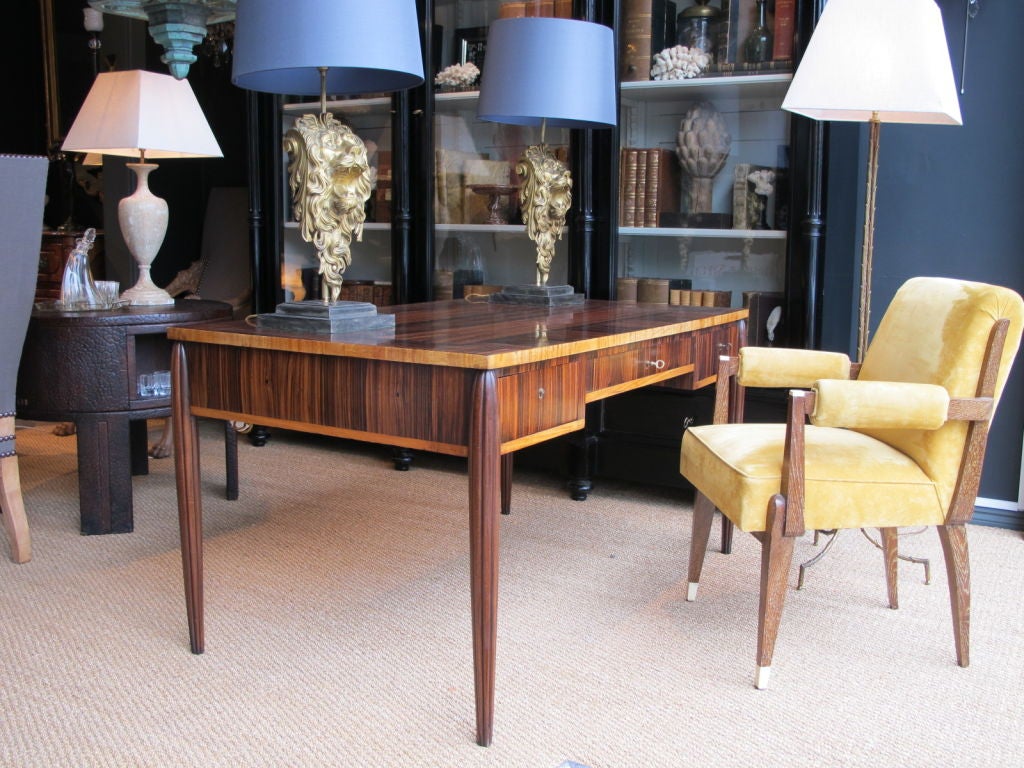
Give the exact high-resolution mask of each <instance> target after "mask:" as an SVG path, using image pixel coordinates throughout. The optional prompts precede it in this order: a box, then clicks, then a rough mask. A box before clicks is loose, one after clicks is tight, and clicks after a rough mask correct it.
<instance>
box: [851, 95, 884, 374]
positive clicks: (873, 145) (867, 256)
mask: <svg viewBox="0 0 1024 768" xmlns="http://www.w3.org/2000/svg"><path fill="white" fill-rule="evenodd" d="M868 126H869V128H870V132H869V136H868V174H867V179H866V181H865V194H864V244H863V249H862V251H861V257H860V317H859V325H858V328H857V360H858V362H863V361H864V352H865V351H866V350H867V348H868V327H869V324H870V321H871V260H872V258H873V256H874V252H875V193H876V191H877V188H878V136H879V133H880V129H881V127H882V124H881V122H880V121H879V120H878V113H877V112H876V113H875V114H874V115H872V117H871V120H870V121H869V122H868Z"/></svg>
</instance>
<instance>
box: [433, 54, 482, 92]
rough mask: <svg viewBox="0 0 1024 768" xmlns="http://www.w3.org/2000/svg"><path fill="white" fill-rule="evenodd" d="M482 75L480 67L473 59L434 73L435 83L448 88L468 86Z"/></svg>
mask: <svg viewBox="0 0 1024 768" xmlns="http://www.w3.org/2000/svg"><path fill="white" fill-rule="evenodd" d="M478 77H480V69H479V68H478V67H477V65H476V64H474V63H473V62H472V61H467V62H466V63H465V64H452V65H451V66H448V67H445V68H444V69H442V70H441V71H440V72H438V73H437V74H436V75H434V85H440V86H442V87H447V88H453V89H458V88H468V87H469V86H471V85H472V84H473V83H475V82H476V79H477V78H478Z"/></svg>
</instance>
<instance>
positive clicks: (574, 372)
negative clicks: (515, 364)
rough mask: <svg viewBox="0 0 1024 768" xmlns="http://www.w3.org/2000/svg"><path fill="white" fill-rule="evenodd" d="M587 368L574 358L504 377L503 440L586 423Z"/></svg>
mask: <svg viewBox="0 0 1024 768" xmlns="http://www.w3.org/2000/svg"><path fill="white" fill-rule="evenodd" d="M583 370H584V367H583V363H582V362H580V361H579V360H574V361H572V362H569V363H566V364H564V365H553V366H545V367H542V368H534V369H531V370H527V371H523V372H521V373H516V374H513V375H511V376H502V377H500V378H499V379H498V382H497V385H498V403H499V408H500V412H499V418H500V419H501V442H502V443H508V442H512V441H517V440H518V441H521V440H523V439H525V438H528V437H529V436H531V435H537V434H538V433H542V432H545V431H547V430H552V429H556V428H558V427H565V426H568V425H572V424H573V423H574V422H581V423H580V426H582V421H583V419H584V393H585V390H584V378H583ZM573 428H575V427H573ZM529 442H530V441H526V442H525V443H523V444H524V445H526V444H529ZM520 447H521V446H520Z"/></svg>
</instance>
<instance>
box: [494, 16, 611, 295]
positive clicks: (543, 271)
mask: <svg viewBox="0 0 1024 768" xmlns="http://www.w3.org/2000/svg"><path fill="white" fill-rule="evenodd" d="M614 62H615V55H614V43H613V39H612V30H611V29H610V28H609V27H605V26H603V25H601V24H594V23H592V22H589V21H578V20H575V19H561V18H551V17H522V18H509V19H498V20H497V21H495V22H494V23H493V24H491V27H490V31H489V33H488V37H487V61H486V64H485V66H484V70H483V74H482V76H481V82H480V100H479V102H478V106H477V117H479V118H480V119H481V120H488V121H491V122H497V123H508V124H511V125H528V126H537V125H539V126H541V138H540V144H538V145H534V146H530V147H527V148H526V150H525V152H523V156H522V157H521V158H520V160H519V162H518V164H517V165H516V173H518V174H519V176H520V177H521V178H522V180H523V183H522V187H521V188H520V199H521V210H522V213H523V222H524V224H525V225H526V234H527V236H528V237H529V238H530V239H531V240H533V242H534V243H536V245H537V282H536V284H535V285H512V286H505V287H504V288H503V289H502V291H501V292H500V293H495V294H492V295H491V299H490V300H491V301H492V302H499V303H515V304H538V305H545V306H564V305H567V304H580V303H582V302H583V300H584V296H583V294H581V293H576V292H575V291H574V290H573V288H572V286H569V285H554V286H553V285H548V275H549V273H550V271H551V262H552V260H553V259H554V256H555V244H556V243H557V241H558V240H560V239H561V237H562V231H563V229H564V228H565V219H566V215H567V214H568V212H569V208H570V206H571V204H572V177H571V175H570V173H569V169H568V168H567V167H566V166H565V164H564V163H563V162H562V161H561V160H559V159H558V158H557V157H556V156H555V154H554V153H553V152H552V151H551V148H550V147H548V145H547V144H545V143H544V132H545V130H546V127H547V126H548V125H551V126H552V127H560V128H605V127H608V126H611V125H615V121H616V109H615V66H614Z"/></svg>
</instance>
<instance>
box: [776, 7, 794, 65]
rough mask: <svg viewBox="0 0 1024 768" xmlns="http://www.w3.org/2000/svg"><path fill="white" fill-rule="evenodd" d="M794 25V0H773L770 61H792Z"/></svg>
mask: <svg viewBox="0 0 1024 768" xmlns="http://www.w3.org/2000/svg"><path fill="white" fill-rule="evenodd" d="M795 23H796V0H775V29H774V30H773V33H772V34H773V36H774V37H773V42H772V60H773V61H791V60H792V59H793V33H794V31H795V30H794V25H795Z"/></svg>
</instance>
